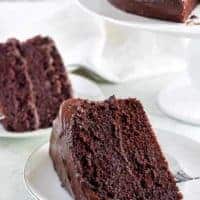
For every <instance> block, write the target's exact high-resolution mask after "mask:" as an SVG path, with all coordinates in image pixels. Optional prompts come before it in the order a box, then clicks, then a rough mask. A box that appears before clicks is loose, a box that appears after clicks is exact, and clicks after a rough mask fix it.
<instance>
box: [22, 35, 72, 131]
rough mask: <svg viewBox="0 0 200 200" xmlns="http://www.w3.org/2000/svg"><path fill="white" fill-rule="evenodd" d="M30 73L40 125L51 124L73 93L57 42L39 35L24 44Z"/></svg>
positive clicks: (23, 51)
mask: <svg viewBox="0 0 200 200" xmlns="http://www.w3.org/2000/svg"><path fill="white" fill-rule="evenodd" d="M21 51H22V55H23V56H24V57H25V58H26V62H27V65H28V73H29V75H30V78H31V81H32V83H33V91H34V94H35V98H36V107H37V111H38V114H39V117H40V126H41V127H43V128H44V127H49V126H51V125H52V122H53V120H54V119H55V117H56V115H57V113H58V110H59V107H60V104H61V103H62V101H64V100H65V99H68V98H70V97H71V95H72V94H71V93H72V91H71V84H70V82H69V80H68V79H67V76H66V70H65V67H64V64H63V62H62V59H61V57H60V55H59V54H58V50H57V49H56V47H55V45H54V42H53V41H52V40H51V39H50V38H48V37H45V38H43V37H40V36H37V37H35V38H33V39H30V40H28V41H26V42H25V43H23V44H22V48H21Z"/></svg>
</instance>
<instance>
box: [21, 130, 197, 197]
mask: <svg viewBox="0 0 200 200" xmlns="http://www.w3.org/2000/svg"><path fill="white" fill-rule="evenodd" d="M153 130H154V131H155V134H156V133H157V132H161V134H166V135H167V134H172V135H175V136H177V137H180V138H183V139H185V140H187V141H188V142H189V143H193V144H195V146H199V145H200V142H198V141H196V140H194V139H192V138H190V137H187V136H184V135H181V134H178V133H175V132H171V131H167V130H162V129H157V128H154V129H153ZM157 135H158V134H156V137H158V136H157ZM49 145H50V142H49V141H48V142H45V143H43V144H42V145H39V146H38V147H36V148H35V149H34V150H33V151H32V152H31V153H30V155H29V156H28V158H27V160H26V162H25V165H24V168H23V182H24V185H25V188H26V190H27V192H28V193H29V194H30V195H32V197H34V198H35V199H36V200H44V199H43V197H41V196H40V195H39V194H37V192H36V191H34V189H33V188H32V187H31V186H30V182H29V181H28V177H27V176H26V174H27V171H28V170H27V169H28V165H29V163H30V162H31V159H32V158H33V156H34V154H35V153H37V152H38V151H40V150H41V149H42V148H44V147H45V146H48V148H49ZM199 148H200V147H199ZM162 152H163V150H162ZM47 200H48V199H47Z"/></svg>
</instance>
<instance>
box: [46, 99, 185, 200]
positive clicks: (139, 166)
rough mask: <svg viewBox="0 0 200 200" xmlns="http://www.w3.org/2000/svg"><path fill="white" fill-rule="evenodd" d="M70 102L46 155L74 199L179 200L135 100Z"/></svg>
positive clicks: (164, 162)
mask: <svg viewBox="0 0 200 200" xmlns="http://www.w3.org/2000/svg"><path fill="white" fill-rule="evenodd" d="M70 104H71V102H69V101H68V102H66V103H65V105H63V107H62V116H63V117H61V118H60V119H59V120H58V121H57V122H56V124H55V126H54V130H53V134H52V139H51V149H50V153H51V156H52V159H53V161H54V166H55V168H56V170H57V172H58V174H59V176H60V178H61V181H62V183H63V185H64V186H65V187H68V185H69V183H70V184H71V188H72V191H73V192H74V194H75V197H76V199H77V200H81V199H99V200H101V199H102V200H103V199H119V200H125V199H126V200H128V199H129V200H134V199H135V200H139V199H141V200H142V199H145V200H152V199H159V200H178V199H181V198H182V197H181V194H180V193H179V191H178V188H177V187H176V183H175V181H174V178H173V176H172V175H171V173H170V172H169V169H168V164H167V162H166V160H165V158H164V156H163V154H162V152H161V150H160V147H159V144H158V143H157V140H156V137H155V135H154V132H153V131H152V128H151V126H150V124H149V122H148V119H147V117H146V114H145V113H144V111H143V108H142V106H141V104H140V102H139V101H137V100H135V99H128V100H116V99H115V98H112V99H110V100H109V101H106V102H102V103H95V102H88V101H80V100H78V101H77V102H76V103H74V104H73V106H72V105H70ZM76 106H77V107H76ZM59 123H62V128H63V129H62V131H61V132H57V131H58V130H61V129H60V128H61V127H60V126H59ZM58 126H59V128H58ZM56 149H57V150H56ZM55 152H57V154H56V153H55ZM59 156H60V157H61V159H60V160H59ZM66 173H67V174H66ZM66 179H68V181H69V183H68V181H66Z"/></svg>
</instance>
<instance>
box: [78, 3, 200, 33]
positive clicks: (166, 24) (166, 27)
mask: <svg viewBox="0 0 200 200" xmlns="http://www.w3.org/2000/svg"><path fill="white" fill-rule="evenodd" d="M77 2H78V3H79V5H80V6H81V7H82V8H83V9H85V10H86V11H87V12H89V13H93V14H96V15H98V16H101V17H103V18H105V19H107V20H109V21H112V22H114V23H117V24H121V25H125V26H130V27H133V28H138V29H142V30H149V31H161V32H166V33H173V34H180V35H185V36H189V37H200V25H186V24H184V23H175V22H170V21H163V20H157V19H151V18H147V17H141V16H138V15H133V14H128V13H126V12H124V11H121V10H119V9H117V8H115V7H114V6H113V5H111V4H110V3H109V2H108V0H95V1H94V0H77ZM193 14H195V15H196V16H200V5H199V6H197V8H196V9H195V10H194V12H193Z"/></svg>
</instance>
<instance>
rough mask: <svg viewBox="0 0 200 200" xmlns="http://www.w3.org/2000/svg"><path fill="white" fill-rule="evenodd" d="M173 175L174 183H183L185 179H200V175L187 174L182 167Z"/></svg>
mask: <svg viewBox="0 0 200 200" xmlns="http://www.w3.org/2000/svg"><path fill="white" fill-rule="evenodd" d="M174 176H175V181H176V183H184V182H187V181H193V180H199V179H200V177H191V176H189V175H188V174H187V173H186V172H184V171H183V170H182V169H180V170H179V171H178V172H177V173H176V174H175V175H174Z"/></svg>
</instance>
